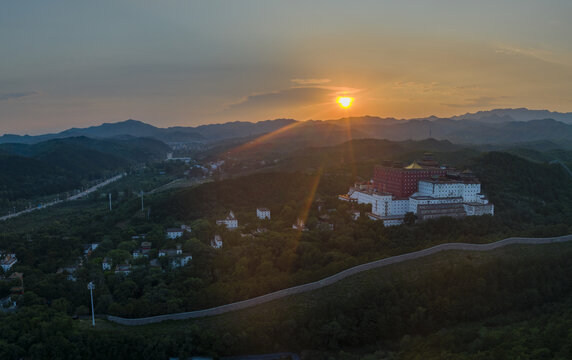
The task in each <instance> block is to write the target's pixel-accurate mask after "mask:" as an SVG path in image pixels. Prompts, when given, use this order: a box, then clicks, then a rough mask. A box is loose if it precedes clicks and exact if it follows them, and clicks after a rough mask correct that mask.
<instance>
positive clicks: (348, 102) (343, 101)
mask: <svg viewBox="0 0 572 360" xmlns="http://www.w3.org/2000/svg"><path fill="white" fill-rule="evenodd" d="M353 102H354V98H351V97H339V98H338V104H340V106H341V107H343V108H349V107H350V106H352V103H353Z"/></svg>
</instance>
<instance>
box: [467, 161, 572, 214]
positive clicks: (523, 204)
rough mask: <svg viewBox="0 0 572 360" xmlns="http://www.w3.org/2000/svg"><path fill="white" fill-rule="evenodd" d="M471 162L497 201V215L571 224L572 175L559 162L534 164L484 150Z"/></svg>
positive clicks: (489, 194) (493, 200) (470, 164)
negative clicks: (484, 151)
mask: <svg viewBox="0 0 572 360" xmlns="http://www.w3.org/2000/svg"><path fill="white" fill-rule="evenodd" d="M468 165H469V166H470V168H471V170H473V171H474V172H475V173H476V174H477V176H478V177H479V180H480V181H481V182H482V187H483V191H484V192H485V193H486V194H487V195H488V196H489V198H490V200H491V201H492V202H493V203H494V204H495V209H496V212H497V215H502V216H503V217H506V218H510V219H512V220H513V221H515V222H518V221H521V222H528V223H536V224H556V223H564V224H570V223H571V220H570V219H571V218H572V177H570V175H569V174H568V173H566V171H564V169H563V168H562V167H561V166H560V165H557V164H547V163H535V162H532V161H528V160H526V159H523V158H521V157H519V156H515V155H512V154H508V153H505V152H489V153H485V154H483V155H481V156H478V157H476V158H474V159H473V160H472V161H470V162H468ZM499 211H500V213H499Z"/></svg>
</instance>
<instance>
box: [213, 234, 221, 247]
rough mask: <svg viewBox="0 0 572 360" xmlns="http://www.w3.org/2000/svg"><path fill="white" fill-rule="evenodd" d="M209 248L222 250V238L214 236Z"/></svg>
mask: <svg viewBox="0 0 572 360" xmlns="http://www.w3.org/2000/svg"><path fill="white" fill-rule="evenodd" d="M211 246H212V247H213V248H215V249H220V248H222V237H221V236H220V235H215V236H214V239H213V241H211Z"/></svg>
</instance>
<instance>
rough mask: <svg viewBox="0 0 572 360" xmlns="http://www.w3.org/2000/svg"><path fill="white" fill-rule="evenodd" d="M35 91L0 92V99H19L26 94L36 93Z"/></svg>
mask: <svg viewBox="0 0 572 360" xmlns="http://www.w3.org/2000/svg"><path fill="white" fill-rule="evenodd" d="M38 94H39V93H38V92H37V91H23V92H12V93H4V94H0V101H7V100H12V99H21V98H25V97H28V96H33V95H38Z"/></svg>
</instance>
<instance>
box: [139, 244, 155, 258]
mask: <svg viewBox="0 0 572 360" xmlns="http://www.w3.org/2000/svg"><path fill="white" fill-rule="evenodd" d="M151 246H153V243H152V242H151V241H143V242H142V243H141V254H144V255H145V254H147V253H149V251H151Z"/></svg>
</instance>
